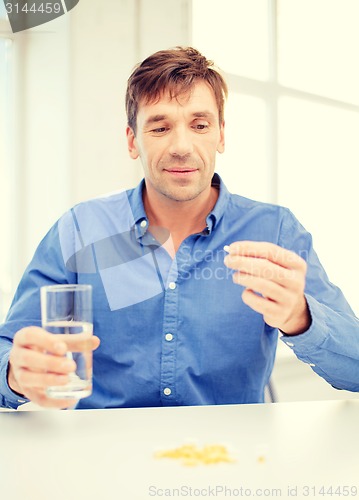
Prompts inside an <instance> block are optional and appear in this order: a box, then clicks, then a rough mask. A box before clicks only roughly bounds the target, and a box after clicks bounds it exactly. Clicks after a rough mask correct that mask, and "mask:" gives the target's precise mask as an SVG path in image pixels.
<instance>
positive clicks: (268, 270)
mask: <svg viewBox="0 0 359 500" xmlns="http://www.w3.org/2000/svg"><path fill="white" fill-rule="evenodd" d="M224 262H225V264H226V266H227V267H229V268H230V269H235V270H238V271H240V272H241V273H245V274H250V275H252V276H258V277H261V278H265V279H267V280H269V281H274V282H275V283H278V284H280V285H281V286H284V287H290V286H291V284H292V282H293V281H294V280H295V279H296V271H294V270H293V269H287V268H285V267H282V266H279V265H278V264H274V263H273V262H270V261H269V260H266V259H258V258H255V257H246V256H242V255H235V254H234V255H227V256H226V257H225V261H224Z"/></svg>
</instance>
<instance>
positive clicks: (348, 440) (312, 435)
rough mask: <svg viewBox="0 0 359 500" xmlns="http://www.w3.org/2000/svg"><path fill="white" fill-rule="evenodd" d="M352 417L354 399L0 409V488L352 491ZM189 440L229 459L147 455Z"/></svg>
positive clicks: (60, 498)
mask: <svg viewBox="0 0 359 500" xmlns="http://www.w3.org/2000/svg"><path fill="white" fill-rule="evenodd" d="M358 424H359V401H358V400H346V401H320V402H304V403H303V402H300V403H276V404H258V405H228V406H202V407H170V408H138V409H111V410H77V411H76V410H75V411H73V410H72V411H53V410H52V411H51V410H48V411H27V412H25V411H22V412H19V411H14V412H0V450H1V451H0V492H1V493H0V497H1V499H4V500H20V499H21V500H23V499H24V500H72V499H74V500H75V499H76V500H82V499H84V500H85V499H86V500H93V499H96V500H119V499H126V500H137V499H139V500H142V499H148V498H153V497H154V498H159V497H206V496H208V497H217V498H225V497H230V496H232V497H241V496H242V497H248V496H250V495H251V496H252V497H255V496H257V497H258V496H262V497H263V496H266V497H269V498H272V497H278V496H280V497H282V498H291V497H296V498H319V499H322V500H323V499H325V498H331V499H332V500H333V498H339V497H341V496H347V497H348V498H356V497H357V498H359V431H358V427H359V425H358ZM191 443H192V444H195V445H196V446H197V447H202V446H203V445H206V444H221V445H225V446H226V447H227V449H228V450H229V453H230V455H231V456H232V457H233V458H234V459H235V461H234V462H233V463H219V464H212V465H202V464H201V465H197V466H192V467H189V466H185V465H183V464H182V463H180V462H179V461H178V460H173V459H168V458H167V459H164V458H162V459H158V458H155V456H154V454H155V452H156V451H158V450H167V449H172V448H177V447H179V446H182V445H184V444H191ZM354 487H357V493H356V494H355V490H354ZM330 488H332V490H330ZM338 488H340V490H338ZM351 488H353V489H351ZM288 489H289V491H288ZM335 490H336V491H337V494H334V491H335ZM331 491H332V494H331V493H330V492H331ZM338 492H341V495H338ZM346 492H349V494H348V493H346Z"/></svg>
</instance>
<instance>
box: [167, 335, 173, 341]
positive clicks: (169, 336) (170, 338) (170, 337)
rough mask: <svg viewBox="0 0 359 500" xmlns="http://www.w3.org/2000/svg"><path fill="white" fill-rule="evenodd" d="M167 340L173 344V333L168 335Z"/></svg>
mask: <svg viewBox="0 0 359 500" xmlns="http://www.w3.org/2000/svg"><path fill="white" fill-rule="evenodd" d="M165 339H166V340H167V342H171V340H172V339H173V335H172V333H166V335H165Z"/></svg>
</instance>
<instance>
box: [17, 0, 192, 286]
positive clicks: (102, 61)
mask: <svg viewBox="0 0 359 500" xmlns="http://www.w3.org/2000/svg"><path fill="white" fill-rule="evenodd" d="M187 4H188V1H187V0H153V1H151V2H148V1H147V2H146V1H144V0H142V1H141V0H137V1H135V0H106V1H98V0H86V1H83V2H79V4H78V5H77V6H76V7H75V8H74V9H73V10H72V11H70V13H69V14H67V15H65V16H62V17H60V18H58V19H56V20H55V21H52V22H51V23H47V24H45V25H42V26H40V27H38V28H34V29H32V30H28V31H26V32H23V33H22V34H21V35H19V36H18V38H17V44H18V45H19V46H20V45H21V47H22V50H23V54H22V59H21V60H22V61H23V65H22V68H21V72H22V77H21V78H22V80H21V88H20V94H21V96H20V97H21V99H20V102H22V105H21V107H20V109H19V120H18V121H19V123H18V131H19V141H18V146H19V148H21V154H20V155H19V157H18V167H19V172H20V174H19V183H18V197H19V203H20V205H19V219H20V220H21V227H19V234H18V239H17V241H21V245H20V247H21V248H20V251H19V256H18V259H17V262H18V265H17V275H18V277H20V275H21V274H22V272H23V269H24V267H25V265H26V264H27V263H28V261H29V259H30V258H31V256H32V254H33V252H34V250H35V248H36V246H37V244H38V242H39V241H40V239H41V238H42V236H43V235H44V234H45V232H46V231H47V230H48V229H49V227H50V226H51V225H52V224H53V223H54V222H55V221H56V220H57V218H58V217H59V216H60V215H61V214H62V213H63V212H64V211H65V210H67V209H68V208H69V207H70V206H72V205H73V204H74V203H77V202H79V201H81V200H84V199H87V198H90V197H93V196H98V195H100V194H102V193H105V192H110V191H114V190H117V189H121V188H127V187H131V186H134V185H135V184H137V182H138V181H139V180H140V178H141V177H142V171H141V166H140V164H139V162H137V161H136V162H134V161H133V160H131V159H130V158H129V156H128V154H127V146H126V141H125V126H126V118H125V112H124V95H125V88H126V83H127V78H128V76H129V75H130V73H131V71H132V69H133V67H134V66H135V64H136V63H138V62H139V61H141V60H142V59H143V57H145V56H146V55H148V54H149V53H151V52H153V51H155V50H159V49H163V48H167V47H171V46H174V45H179V44H186V43H188V23H187V16H188V12H187Z"/></svg>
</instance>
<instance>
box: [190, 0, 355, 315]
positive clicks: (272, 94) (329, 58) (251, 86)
mask: <svg viewBox="0 0 359 500" xmlns="http://www.w3.org/2000/svg"><path fill="white" fill-rule="evenodd" d="M358 23H359V2H357V0H347V1H346V2H345V4H343V2H342V1H341V0H333V1H332V2H327V0H316V1H315V2H313V1H312V0H277V1H276V0H251V2H248V1H247V0H223V1H222V2H221V8H218V2H217V0H193V1H192V44H193V45H194V46H195V47H197V48H198V49H199V50H201V51H203V53H204V54H205V55H206V56H207V57H209V58H211V59H213V60H214V61H215V62H216V64H217V65H218V66H219V67H220V68H221V69H222V70H223V71H224V72H225V75H226V77H227V81H228V83H229V87H230V95H229V100H228V105H227V108H226V126H227V132H226V152H225V153H224V155H222V157H219V162H218V171H219V173H220V174H221V175H222V177H223V179H224V181H225V182H226V184H227V185H228V187H229V189H230V190H231V191H232V192H237V193H240V194H242V195H244V196H248V197H251V198H255V199H259V200H262V201H269V202H273V203H278V204H281V205H284V206H288V207H289V208H290V209H291V210H293V212H294V213H295V215H296V216H297V217H298V219H299V220H300V221H301V222H302V223H303V224H304V226H305V227H306V228H307V229H308V231H310V232H311V233H312V235H313V238H314V245H315V248H316V250H317V252H318V254H319V256H320V258H321V261H322V263H323V265H324V267H325V269H326V270H327V272H328V274H329V278H330V279H331V280H332V281H333V282H335V283H336V284H338V285H339V286H340V287H341V288H342V290H343V292H344V293H345V295H346V297H347V299H348V301H349V302H350V304H351V305H352V307H353V309H354V310H355V312H356V313H358V312H359V298H358V294H357V290H356V288H357V286H356V282H357V281H358V280H359V270H358V269H359V268H358V265H357V263H356V260H357V259H356V256H357V255H358V254H359V230H358V222H357V218H358V213H359V210H358V209H359V202H358V194H357V191H358V188H357V185H358V182H357V172H358V169H359V140H358V138H359V65H358V64H357V48H358V47H359V30H358V29H357V26H358Z"/></svg>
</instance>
